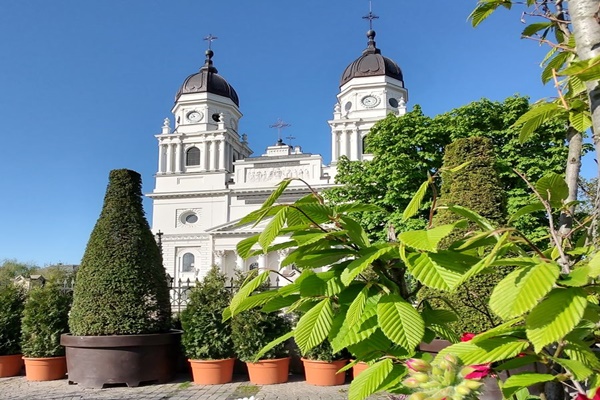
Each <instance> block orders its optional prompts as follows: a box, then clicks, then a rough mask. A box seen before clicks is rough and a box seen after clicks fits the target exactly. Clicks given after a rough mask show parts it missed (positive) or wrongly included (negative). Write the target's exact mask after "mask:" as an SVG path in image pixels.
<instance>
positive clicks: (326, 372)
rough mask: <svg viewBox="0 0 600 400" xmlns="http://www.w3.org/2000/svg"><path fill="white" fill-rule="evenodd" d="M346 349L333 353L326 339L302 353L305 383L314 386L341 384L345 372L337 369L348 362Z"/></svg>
mask: <svg viewBox="0 0 600 400" xmlns="http://www.w3.org/2000/svg"><path fill="white" fill-rule="evenodd" d="M348 359H349V357H348V354H347V352H346V351H341V352H338V353H334V352H333V349H332V348H331V344H330V343H329V341H328V340H325V341H323V343H321V344H319V345H317V346H315V347H313V348H312V349H311V350H309V351H308V352H306V353H304V354H303V357H302V363H303V364H304V373H305V374H306V383H309V384H311V385H316V386H334V385H342V384H344V382H345V380H346V372H340V373H338V371H339V370H340V369H341V368H343V367H344V365H346V364H347V363H348Z"/></svg>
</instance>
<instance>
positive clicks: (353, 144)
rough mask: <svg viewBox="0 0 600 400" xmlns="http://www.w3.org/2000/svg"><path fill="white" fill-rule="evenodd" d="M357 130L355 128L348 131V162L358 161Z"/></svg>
mask: <svg viewBox="0 0 600 400" xmlns="http://www.w3.org/2000/svg"><path fill="white" fill-rule="evenodd" d="M358 147H359V146H358V130H357V129H356V128H354V129H352V131H350V160H352V161H357V160H358Z"/></svg>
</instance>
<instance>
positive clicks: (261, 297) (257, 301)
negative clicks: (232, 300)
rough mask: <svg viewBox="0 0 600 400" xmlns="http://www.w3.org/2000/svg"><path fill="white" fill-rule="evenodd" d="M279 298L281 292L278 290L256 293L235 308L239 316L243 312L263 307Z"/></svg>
mask: <svg viewBox="0 0 600 400" xmlns="http://www.w3.org/2000/svg"><path fill="white" fill-rule="evenodd" d="M278 296H279V292H278V291H277V290H268V291H266V292H260V293H256V294H254V295H252V296H250V297H247V298H245V299H244V300H242V302H241V303H240V304H239V305H238V306H237V307H236V308H235V313H236V314H239V313H241V312H242V311H246V310H249V309H251V308H256V307H259V306H262V305H263V304H266V303H267V302H269V301H270V300H273V299H274V298H277V297H278Z"/></svg>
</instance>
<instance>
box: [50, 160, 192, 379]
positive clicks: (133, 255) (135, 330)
mask: <svg viewBox="0 0 600 400" xmlns="http://www.w3.org/2000/svg"><path fill="white" fill-rule="evenodd" d="M141 188H142V183H141V177H140V175H139V174H138V173H137V172H135V171H130V170H126V169H120V170H113V171H111V172H110V177H109V184H108V188H107V190H106V196H105V198H104V205H103V207H102V212H101V214H100V217H99V219H98V221H97V222H96V225H95V227H94V229H93V231H92V233H91V235H90V239H89V242H88V244H87V247H86V249H85V253H84V255H83V259H82V261H81V266H80V268H79V270H78V271H77V280H76V282H75V287H74V293H73V307H72V309H71V314H70V316H69V328H70V333H69V334H65V335H63V336H62V338H61V343H62V344H63V345H64V346H65V347H66V356H67V367H68V370H69V381H70V382H74V383H78V384H80V385H82V386H84V387H96V388H97V387H103V386H104V385H105V384H119V383H122V384H127V385H128V386H138V385H139V384H140V383H141V382H159V383H163V382H168V381H169V380H171V379H172V377H173V374H174V370H175V362H174V360H175V358H176V354H174V353H176V352H175V351H174V350H175V349H176V345H177V343H178V341H179V336H180V334H181V332H180V331H178V332H176V331H171V329H170V328H171V305H170V299H169V288H168V285H167V277H166V273H165V270H164V268H163V265H162V257H161V254H160V250H159V248H158V246H157V244H156V241H155V240H154V236H153V235H152V232H151V231H150V227H149V226H148V222H147V221H146V218H145V217H144V210H143V208H142V192H141Z"/></svg>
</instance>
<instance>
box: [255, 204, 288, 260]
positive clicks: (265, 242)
mask: <svg viewBox="0 0 600 400" xmlns="http://www.w3.org/2000/svg"><path fill="white" fill-rule="evenodd" d="M287 210H288V209H287V208H282V209H281V210H279V212H278V213H277V214H275V216H274V217H273V218H272V219H271V221H269V223H268V224H267V226H266V227H265V229H264V230H263V231H262V232H261V234H260V235H259V236H258V244H259V245H260V247H262V249H263V251H264V252H265V254H266V252H267V248H268V247H269V245H270V244H271V243H272V242H273V240H275V238H276V237H277V236H278V235H279V231H280V230H281V228H283V226H284V225H285V220H286V217H287Z"/></svg>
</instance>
